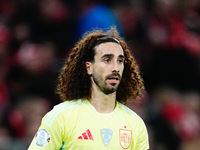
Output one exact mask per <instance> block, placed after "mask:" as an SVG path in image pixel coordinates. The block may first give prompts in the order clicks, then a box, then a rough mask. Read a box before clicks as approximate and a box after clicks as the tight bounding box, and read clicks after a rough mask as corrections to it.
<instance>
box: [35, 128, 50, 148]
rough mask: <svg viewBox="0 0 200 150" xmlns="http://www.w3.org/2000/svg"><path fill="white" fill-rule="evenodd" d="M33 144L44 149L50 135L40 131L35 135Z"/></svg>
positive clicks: (43, 130)
mask: <svg viewBox="0 0 200 150" xmlns="http://www.w3.org/2000/svg"><path fill="white" fill-rule="evenodd" d="M35 142H36V144H37V145H38V146H40V147H44V146H46V145H47V144H49V142H50V134H49V132H48V131H47V130H45V129H40V130H39V131H38V132H37V133H36V135H35Z"/></svg>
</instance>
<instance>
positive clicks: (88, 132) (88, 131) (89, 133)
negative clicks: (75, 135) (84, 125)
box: [86, 129, 94, 140]
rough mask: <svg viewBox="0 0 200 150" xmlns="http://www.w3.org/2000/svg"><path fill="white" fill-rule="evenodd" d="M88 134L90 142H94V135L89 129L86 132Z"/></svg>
mask: <svg viewBox="0 0 200 150" xmlns="http://www.w3.org/2000/svg"><path fill="white" fill-rule="evenodd" d="M86 132H87V134H88V136H89V138H90V140H94V139H93V137H92V134H91V132H90V130H89V129H88V130H86Z"/></svg>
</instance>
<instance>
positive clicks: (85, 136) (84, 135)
mask: <svg viewBox="0 0 200 150" xmlns="http://www.w3.org/2000/svg"><path fill="white" fill-rule="evenodd" d="M82 135H83V138H84V139H85V140H88V137H87V134H86V133H85V132H84V133H83V134H82Z"/></svg>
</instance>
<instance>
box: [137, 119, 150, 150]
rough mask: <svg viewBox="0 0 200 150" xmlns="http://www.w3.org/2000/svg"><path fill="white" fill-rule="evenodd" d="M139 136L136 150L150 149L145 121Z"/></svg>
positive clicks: (141, 125)
mask: <svg viewBox="0 0 200 150" xmlns="http://www.w3.org/2000/svg"><path fill="white" fill-rule="evenodd" d="M139 131H140V132H139V136H138V140H137V141H138V142H137V146H136V150H148V149H149V137H148V132H147V128H146V125H145V123H144V121H143V120H142V121H141V124H140V128H139Z"/></svg>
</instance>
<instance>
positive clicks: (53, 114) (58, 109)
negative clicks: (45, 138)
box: [43, 99, 83, 126]
mask: <svg viewBox="0 0 200 150" xmlns="http://www.w3.org/2000/svg"><path fill="white" fill-rule="evenodd" d="M82 103H83V100H82V99H77V100H70V101H65V102H62V103H60V104H57V105H55V106H54V108H53V109H52V110H51V111H49V112H48V113H47V114H46V115H45V117H44V118H43V123H44V124H46V125H50V126H51V125H52V124H53V122H55V121H59V122H60V121H64V120H66V119H67V118H69V116H73V115H75V112H76V111H77V110H78V109H79V106H81V104H82ZM70 118H72V117H70Z"/></svg>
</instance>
